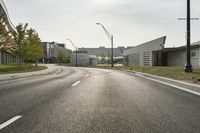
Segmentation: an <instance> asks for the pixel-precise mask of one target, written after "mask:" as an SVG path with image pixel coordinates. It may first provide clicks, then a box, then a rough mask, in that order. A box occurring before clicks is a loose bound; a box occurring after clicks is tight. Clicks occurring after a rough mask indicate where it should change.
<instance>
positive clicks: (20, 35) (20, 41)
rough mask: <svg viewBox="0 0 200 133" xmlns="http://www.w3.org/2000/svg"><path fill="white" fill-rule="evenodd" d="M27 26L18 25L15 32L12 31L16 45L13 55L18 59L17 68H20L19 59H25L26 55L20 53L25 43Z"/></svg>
mask: <svg viewBox="0 0 200 133" xmlns="http://www.w3.org/2000/svg"><path fill="white" fill-rule="evenodd" d="M27 27H28V24H27V23H26V24H25V25H24V24H22V23H20V24H19V25H18V26H17V27H16V30H15V31H13V37H14V40H15V43H16V48H15V54H17V55H18V56H19V57H20V61H19V66H20V67H21V58H22V57H25V56H26V55H25V54H24V53H23V52H22V47H23V46H24V45H25V43H26V32H27Z"/></svg>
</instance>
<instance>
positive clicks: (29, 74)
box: [0, 66, 62, 82]
mask: <svg viewBox="0 0 200 133" xmlns="http://www.w3.org/2000/svg"><path fill="white" fill-rule="evenodd" d="M47 67H48V66H47ZM61 71H62V69H61V68H60V67H55V68H53V69H50V68H49V67H48V68H47V69H45V70H40V71H35V72H27V73H14V74H1V75H0V82H3V81H12V80H17V79H24V78H29V77H30V78H31V77H34V76H41V75H50V74H56V73H60V72H61Z"/></svg>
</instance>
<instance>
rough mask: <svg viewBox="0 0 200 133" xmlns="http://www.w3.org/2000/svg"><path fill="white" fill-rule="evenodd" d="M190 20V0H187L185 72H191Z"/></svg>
mask: <svg viewBox="0 0 200 133" xmlns="http://www.w3.org/2000/svg"><path fill="white" fill-rule="evenodd" d="M190 22H191V20H190V0H187V46H186V54H187V62H186V65H185V72H192V71H193V70H192V64H191V55H190V44H191V23H190Z"/></svg>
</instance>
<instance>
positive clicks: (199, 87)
mask: <svg viewBox="0 0 200 133" xmlns="http://www.w3.org/2000/svg"><path fill="white" fill-rule="evenodd" d="M121 70H122V71H126V72H129V73H135V74H136V75H140V76H144V77H147V78H151V79H154V80H159V81H161V82H165V83H166V84H171V85H174V86H177V87H182V88H186V89H189V90H191V91H194V92H197V93H200V85H197V84H192V83H187V82H184V81H180V80H174V79H170V78H165V77H160V76H156V75H151V74H147V73H142V72H137V71H132V70H127V69H121Z"/></svg>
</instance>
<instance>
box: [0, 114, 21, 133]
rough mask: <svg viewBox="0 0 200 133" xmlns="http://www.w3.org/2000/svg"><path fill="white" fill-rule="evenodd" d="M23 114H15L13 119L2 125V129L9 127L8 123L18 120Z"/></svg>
mask: <svg viewBox="0 0 200 133" xmlns="http://www.w3.org/2000/svg"><path fill="white" fill-rule="evenodd" d="M21 117H22V116H21V115H20V116H15V117H13V118H12V119H10V120H8V121H6V122H4V123H3V124H1V125H0V130H1V129H3V128H5V127H7V126H8V125H10V124H11V123H13V122H15V121H16V120H18V119H19V118H21Z"/></svg>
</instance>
